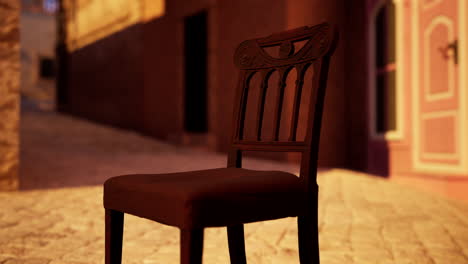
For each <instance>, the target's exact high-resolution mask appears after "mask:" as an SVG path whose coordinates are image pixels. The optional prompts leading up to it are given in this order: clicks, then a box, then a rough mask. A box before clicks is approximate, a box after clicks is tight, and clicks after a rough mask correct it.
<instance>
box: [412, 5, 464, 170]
mask: <svg viewBox="0 0 468 264" xmlns="http://www.w3.org/2000/svg"><path fill="white" fill-rule="evenodd" d="M420 1H421V0H413V1H411V3H412V6H411V8H412V19H411V24H412V32H413V34H412V52H411V53H412V58H411V59H412V80H411V83H412V89H411V90H412V94H411V105H412V120H413V122H412V124H413V125H412V126H413V127H412V128H413V129H412V131H413V133H412V144H413V146H412V148H411V152H412V167H413V170H414V171H415V172H421V173H428V174H433V175H438V176H441V177H444V176H447V174H452V175H453V174H457V175H464V176H468V144H467V139H468V138H467V137H468V135H467V131H468V127H467V125H468V124H467V121H466V119H467V104H468V100H467V92H466V90H465V89H463V88H464V87H466V85H467V78H466V74H467V73H468V72H467V68H466V67H467V60H468V57H467V52H466V44H467V42H466V40H467V39H466V37H467V27H466V23H467V19H466V17H465V15H466V13H467V10H466V9H467V4H466V0H458V31H459V32H458V47H459V48H458V57H459V58H458V71H459V74H458V85H459V99H458V100H459V102H458V104H459V108H458V111H457V112H456V113H455V114H454V116H455V120H456V121H455V122H456V133H457V135H456V138H455V140H456V142H455V145H456V148H457V149H456V150H455V154H445V153H439V154H432V155H436V156H435V158H437V157H439V158H441V157H442V158H443V156H444V155H456V157H457V158H459V161H460V163H459V164H450V163H446V164H442V163H435V162H427V161H423V160H421V159H420V154H422V149H421V145H420V136H421V133H420V132H421V120H422V119H423V118H425V117H423V116H422V115H421V113H420V111H419V98H420V96H421V94H420V89H419V87H420V85H421V81H420V72H421V70H422V69H421V68H422V67H423V66H420V65H419V59H420V54H419V53H420V39H419V34H420V30H421V28H420V25H419V8H418V5H419V3H420ZM434 1H435V2H439V1H436V0H434ZM430 4H431V3H429V5H430ZM443 19H444V17H442V16H440V17H435V18H434V19H433V21H434V20H443ZM452 112H453V111H441V112H439V113H431V115H433V116H434V117H436V116H441V115H451V114H453V113H452ZM426 118H427V117H426ZM447 157H448V156H447Z"/></svg>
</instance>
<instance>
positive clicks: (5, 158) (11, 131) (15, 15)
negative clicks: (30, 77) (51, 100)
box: [0, 0, 20, 190]
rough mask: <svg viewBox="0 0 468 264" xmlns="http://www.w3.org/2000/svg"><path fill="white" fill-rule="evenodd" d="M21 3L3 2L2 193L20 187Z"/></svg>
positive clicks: (0, 91) (0, 80) (0, 84)
mask: <svg viewBox="0 0 468 264" xmlns="http://www.w3.org/2000/svg"><path fill="white" fill-rule="evenodd" d="M19 2H20V1H17V0H0V190H14V189H16V188H17V186H18V162H19V161H18V145H19V136H18V121H19V78H20V72H19V71H20V64H19Z"/></svg>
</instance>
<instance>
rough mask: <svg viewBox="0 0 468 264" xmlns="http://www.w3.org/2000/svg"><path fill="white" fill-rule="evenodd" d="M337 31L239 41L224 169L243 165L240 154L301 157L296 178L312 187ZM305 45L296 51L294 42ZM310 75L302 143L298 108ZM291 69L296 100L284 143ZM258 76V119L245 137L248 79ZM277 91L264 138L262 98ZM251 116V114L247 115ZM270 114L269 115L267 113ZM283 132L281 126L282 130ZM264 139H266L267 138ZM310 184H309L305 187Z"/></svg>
mask: <svg viewBox="0 0 468 264" xmlns="http://www.w3.org/2000/svg"><path fill="white" fill-rule="evenodd" d="M337 40H338V31H337V29H336V27H335V26H332V25H330V24H328V23H323V24H319V25H315V26H311V27H301V28H297V29H293V30H289V31H284V32H280V33H276V34H273V35H270V36H268V37H265V38H258V39H252V40H247V41H244V42H242V43H241V44H240V45H239V46H238V48H237V49H236V52H235V55H234V63H235V65H236V66H237V67H238V68H239V70H240V73H239V80H238V87H237V99H236V101H235V103H236V105H235V109H234V125H233V129H234V133H233V137H232V145H231V151H230V152H229V156H228V167H241V166H242V151H283V152H300V153H302V155H301V156H302V157H301V159H302V161H301V170H300V177H301V179H304V180H305V181H307V182H310V184H312V185H313V184H314V183H315V175H316V170H317V158H318V145H319V139H320V127H321V120H322V110H323V104H324V96H325V88H326V84H327V77H328V65H329V61H330V57H331V55H332V53H333V52H334V50H335V47H336V44H337ZM299 42H300V43H302V44H303V46H302V47H301V48H300V49H299V50H298V51H297V52H296V51H295V47H296V46H298V45H297V43H299ZM274 47H276V48H279V52H278V53H279V54H278V55H279V56H278V57H274V56H272V55H270V54H269V53H268V52H267V49H271V48H274ZM309 68H311V69H310V70H312V71H313V77H311V78H312V80H311V83H312V90H311V92H310V99H309V104H308V105H307V106H306V107H308V109H307V111H306V113H307V119H306V120H307V128H306V133H305V138H304V139H303V140H302V139H300V140H298V139H297V136H296V135H297V132H298V120H299V113H300V108H301V97H302V95H303V94H304V93H303V92H302V91H303V85H304V78H305V77H306V71H307V70H308V69H309ZM292 69H295V71H296V76H297V79H296V81H295V84H294V86H295V90H294V96H292V97H291V96H289V97H291V98H292V101H293V102H292V103H291V105H292V111H290V112H291V116H290V118H291V119H290V122H288V123H289V124H288V125H289V126H290V127H289V128H288V129H287V130H288V131H289V136H288V137H287V139H286V140H284V139H281V140H280V138H279V134H280V126H281V123H282V122H281V119H282V118H281V116H282V111H283V109H284V102H283V101H284V100H285V87H286V82H287V81H286V80H287V77H288V74H289V73H290V72H291V71H292ZM275 71H276V72H277V73H278V76H279V81H278V86H277V87H268V86H269V78H270V76H271V75H272V73H273V72H275ZM256 74H260V78H261V81H260V91H259V96H258V98H257V99H256V107H255V108H256V111H255V112H256V113H254V114H255V115H256V118H255V119H254V120H255V121H254V123H255V124H254V130H255V132H254V133H255V136H254V138H253V139H252V138H250V139H248V138H246V137H245V131H244V130H245V127H246V111H247V102H248V99H249V91H251V90H252V85H250V82H251V79H252V76H254V75H256ZM273 88H275V89H278V90H277V91H276V92H275V94H276V98H275V99H274V100H273V101H274V106H273V108H270V109H274V111H273V113H271V114H272V115H273V125H272V126H271V127H272V131H269V135H268V136H266V135H265V129H264V127H263V124H264V115H265V98H266V94H267V90H268V89H273ZM249 114H250V113H249ZM269 114H270V113H269ZM282 130H283V131H284V127H283V128H282ZM267 137H268V139H266V138H267ZM308 185H309V184H308Z"/></svg>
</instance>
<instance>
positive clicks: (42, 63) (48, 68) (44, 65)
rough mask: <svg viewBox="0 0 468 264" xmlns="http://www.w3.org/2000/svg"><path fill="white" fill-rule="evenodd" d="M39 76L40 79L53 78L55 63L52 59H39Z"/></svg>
mask: <svg viewBox="0 0 468 264" xmlns="http://www.w3.org/2000/svg"><path fill="white" fill-rule="evenodd" d="M39 76H40V77H41V79H48V80H50V79H54V78H55V62H54V59H52V58H47V57H42V58H40V59H39Z"/></svg>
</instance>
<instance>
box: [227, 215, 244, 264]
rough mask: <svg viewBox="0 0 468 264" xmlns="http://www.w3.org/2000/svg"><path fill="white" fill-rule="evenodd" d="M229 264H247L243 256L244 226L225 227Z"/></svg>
mask: <svg viewBox="0 0 468 264" xmlns="http://www.w3.org/2000/svg"><path fill="white" fill-rule="evenodd" d="M227 234H228V243H229V257H230V259H231V264H247V259H246V256H245V242H244V225H243V224H240V225H234V226H228V227H227Z"/></svg>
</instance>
